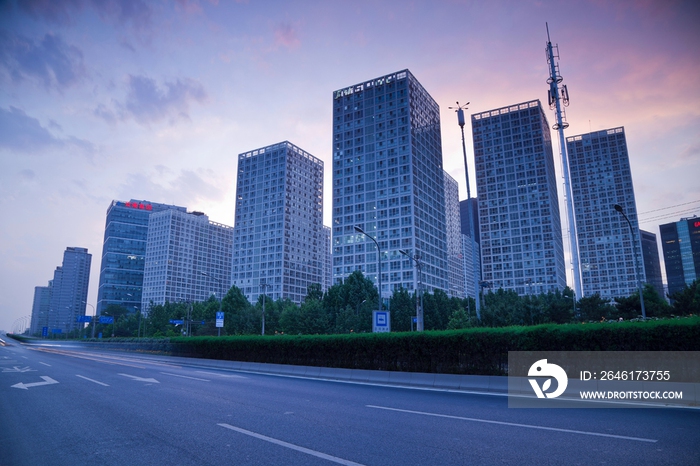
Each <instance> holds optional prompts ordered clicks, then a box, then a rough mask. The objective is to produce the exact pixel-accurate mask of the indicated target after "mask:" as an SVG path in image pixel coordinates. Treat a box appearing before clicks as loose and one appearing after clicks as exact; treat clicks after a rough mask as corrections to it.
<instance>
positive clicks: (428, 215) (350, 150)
mask: <svg viewBox="0 0 700 466" xmlns="http://www.w3.org/2000/svg"><path fill="white" fill-rule="evenodd" d="M356 226H357V227H359V228H361V229H362V230H363V231H365V232H366V233H367V234H368V235H369V236H371V237H372V238H374V239H375V240H376V241H377V242H378V244H379V250H380V251H381V255H380V257H381V274H382V275H381V282H382V290H381V294H382V296H383V297H384V298H388V297H389V296H391V293H392V292H393V290H395V289H398V288H406V289H409V290H413V289H417V287H418V277H417V274H416V273H415V272H414V265H413V263H412V262H411V260H410V259H408V258H407V257H406V256H404V255H403V254H401V253H400V252H399V250H401V249H403V250H406V251H407V252H409V253H410V254H411V255H414V256H419V257H420V260H421V262H422V275H423V276H422V282H423V286H424V287H425V288H427V289H431V290H432V289H434V288H439V289H442V290H448V265H447V237H446V221H445V187H444V175H443V166H442V142H441V139H440V109H439V107H438V105H437V103H436V102H435V101H434V100H433V98H432V97H431V96H430V95H429V94H428V92H427V91H426V90H425V89H424V88H423V87H422V86H421V84H420V83H419V82H418V80H416V78H415V77H414V76H413V75H412V74H411V73H410V71H408V70H403V71H399V72H396V73H392V74H389V75H386V76H383V77H380V78H376V79H372V80H370V81H365V82H363V83H360V84H356V85H353V86H350V87H346V88H343V89H340V90H337V91H335V92H334V93H333V226H332V229H333V251H332V253H333V281H334V283H340V282H341V281H342V280H343V279H345V278H346V277H347V276H348V275H350V274H351V273H352V272H353V271H355V270H360V271H362V272H363V273H364V274H365V275H366V276H367V277H368V278H370V279H371V280H372V281H374V283H377V281H378V280H377V279H378V270H377V264H378V256H377V249H376V246H375V244H374V242H373V241H372V240H371V239H369V238H367V237H366V236H365V235H364V234H362V233H359V232H357V231H356V230H355V227H356Z"/></svg>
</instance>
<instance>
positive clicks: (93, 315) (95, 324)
mask: <svg viewBox="0 0 700 466" xmlns="http://www.w3.org/2000/svg"><path fill="white" fill-rule="evenodd" d="M83 304H85V305H86V306H90V307H91V308H92V338H95V327H96V326H97V311H95V306H93V305H92V304H90V303H88V302H87V301H83Z"/></svg>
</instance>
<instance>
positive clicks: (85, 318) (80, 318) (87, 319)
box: [75, 316, 92, 322]
mask: <svg viewBox="0 0 700 466" xmlns="http://www.w3.org/2000/svg"><path fill="white" fill-rule="evenodd" d="M75 321H76V322H92V316H78V317H76V318H75Z"/></svg>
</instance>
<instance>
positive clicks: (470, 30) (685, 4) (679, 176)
mask: <svg viewBox="0 0 700 466" xmlns="http://www.w3.org/2000/svg"><path fill="white" fill-rule="evenodd" d="M545 23H548V24H549V31H550V34H551V39H552V42H553V43H554V44H558V45H559V56H560V60H559V64H560V71H561V75H562V76H563V78H564V84H566V85H567V87H568V90H569V95H570V100H571V104H570V106H569V107H568V108H567V109H566V116H567V120H568V122H569V124H570V127H569V128H568V129H567V130H566V136H573V135H577V134H584V133H588V132H591V131H597V130H601V129H608V128H615V127H619V126H624V127H625V132H626V136H627V144H628V148H629V155H630V164H631V169H632V177H633V182H634V189H635V195H636V201H637V210H638V212H639V213H640V215H639V217H640V224H641V225H640V226H641V228H642V229H645V230H647V231H651V232H653V233H656V234H657V235H658V225H659V224H662V223H669V222H673V221H678V220H679V219H680V218H681V217H689V216H692V215H694V214H698V215H700V183H698V182H697V181H698V175H700V27H698V24H700V4H698V3H697V2H696V1H693V0H690V1H674V0H659V1H656V0H638V1H632V0H620V1H614V0H608V1H606V0H569V1H548V0H539V1H532V0H518V1H499V0H492V1H467V0H464V1H461V0H452V1H448V0H433V1H410V0H403V1H390V0H386V1H377V0H374V1H365V0H354V1H344V0H337V1H331V0H325V1H324V0H319V1H312V0H309V1H303V0H300V1H294V2H292V1H274V0H267V1H255V0H249V1H226V0H209V1H207V0H178V1H167V0H157V1H147V0H65V1H60V0H0V219H1V220H0V329H5V330H8V331H12V329H13V325H14V324H15V323H16V322H18V321H19V319H22V318H23V317H24V316H28V315H30V314H31V309H32V301H33V296H34V287H35V286H46V285H47V283H48V281H49V280H50V279H52V277H53V271H54V269H55V268H56V266H59V265H60V264H61V261H62V258H63V251H64V250H65V249H66V247H69V246H72V247H85V248H88V250H89V252H90V253H91V254H92V269H91V274H90V289H89V294H88V302H89V303H91V304H93V305H94V304H95V303H96V300H97V287H98V283H99V270H100V261H101V254H102V242H103V236H104V227H105V214H106V210H107V208H108V207H109V205H110V203H111V202H112V200H122V201H126V200H130V199H145V200H149V201H152V202H162V203H171V204H176V205H181V206H186V207H188V208H189V209H190V210H198V211H202V212H205V213H206V214H207V215H208V216H209V218H210V220H212V221H215V222H218V223H223V224H226V225H231V226H233V225H234V198H235V192H236V191H235V190H236V171H237V158H238V154H240V153H243V152H247V151H250V150H253V149H257V148H260V147H264V146H267V145H270V144H274V143H278V142H281V141H285V140H288V141H290V142H292V143H293V144H295V145H297V146H299V147H301V148H302V149H304V150H306V151H307V152H309V153H311V154H313V155H314V156H316V157H318V158H320V159H321V160H323V161H324V164H325V183H324V223H325V224H326V225H330V224H331V207H332V206H331V204H332V198H331V192H332V191H331V181H332V179H331V161H332V160H331V150H332V142H331V135H332V96H333V91H335V90H338V89H341V88H344V87H347V86H350V85H353V84H357V83H361V82H364V81H367V80H370V79H373V78H376V77H380V76H383V75H386V74H389V73H392V72H395V71H399V70H403V69H406V68H408V69H410V70H411V72H412V73H413V75H414V76H415V77H416V78H417V79H418V80H419V81H420V82H421V84H422V85H423V87H425V89H426V90H427V91H428V92H429V93H430V94H431V95H432V96H433V98H434V99H435V100H436V101H437V103H438V104H439V105H440V112H441V121H442V124H441V131H442V146H443V164H444V168H445V170H446V171H447V172H448V173H449V174H450V175H451V176H452V177H453V178H454V179H456V180H457V181H458V182H459V184H460V199H465V198H466V183H465V172H464V163H463V158H462V148H461V135H460V129H459V126H458V125H457V118H456V115H455V113H454V110H451V109H449V107H450V106H454V105H455V102H456V101H459V102H460V103H461V104H464V103H466V102H470V104H469V106H468V110H467V111H466V113H467V115H470V114H472V113H480V112H483V111H487V110H491V109H496V108H500V107H504V106H508V105H512V104H516V103H520V102H526V101H530V100H534V99H540V100H541V101H542V102H543V105H545V107H546V104H547V89H548V85H547V84H546V79H547V77H548V75H549V74H548V68H547V61H546V57H545V47H546V42H547V30H546V26H545ZM547 117H548V119H549V121H550V124H552V123H553V122H554V114H553V112H551V111H547ZM465 132H466V137H467V154H468V158H469V160H470V161H469V164H470V167H471V168H470V170H469V171H470V173H469V174H470V177H471V189H472V193H475V191H476V185H475V181H474V168H473V146H472V142H471V128H470V126H469V122H468V123H467V125H466V127H465ZM553 136H555V137H554V139H555V141H558V139H557V138H556V135H554V134H553ZM554 149H555V163H556V165H557V167H558V169H560V166H561V162H560V158H559V156H558V151H559V148H558V143H556V142H555V147H554ZM559 181H560V182H562V183H563V181H562V180H561V178H560V179H559ZM560 184H561V183H560ZM562 191H563V189H562V186H561V185H560V199H561V198H563V195H562ZM562 218H565V215H562ZM565 248H568V241H567V240H566V235H565ZM88 314H91V309H90V308H88Z"/></svg>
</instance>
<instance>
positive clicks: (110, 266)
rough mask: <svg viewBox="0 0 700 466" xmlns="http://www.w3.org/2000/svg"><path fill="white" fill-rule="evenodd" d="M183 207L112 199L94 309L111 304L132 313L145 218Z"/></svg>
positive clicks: (136, 298)
mask: <svg viewBox="0 0 700 466" xmlns="http://www.w3.org/2000/svg"><path fill="white" fill-rule="evenodd" d="M165 209H175V210H179V211H181V212H186V211H187V209H186V208H185V207H177V206H171V205H165V204H157V203H154V202H149V201H143V200H142V201H137V200H134V199H132V200H130V201H127V202H122V201H112V203H111V204H110V205H109V207H108V208H107V220H106V223H105V235H104V243H103V245H102V264H101V265H100V286H99V288H98V290H97V307H96V311H97V313H98V314H101V313H102V312H103V311H104V310H105V309H107V307H108V306H109V305H111V304H117V305H120V306H123V307H125V308H126V309H127V310H128V311H129V312H135V310H136V309H138V308H139V307H140V306H141V290H142V287H143V268H144V262H145V257H146V237H147V235H148V218H149V217H150V215H151V214H152V213H153V212H160V211H162V210H165Z"/></svg>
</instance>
